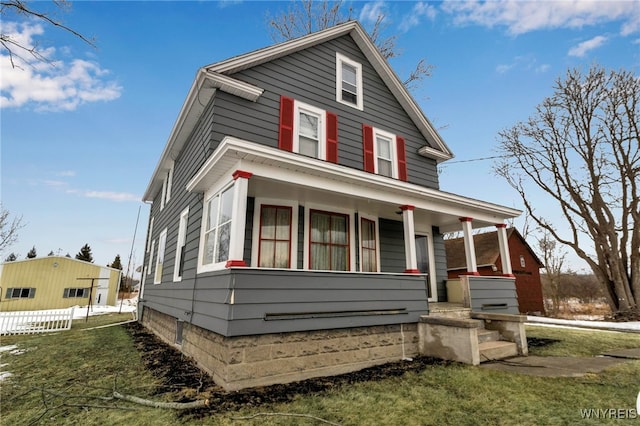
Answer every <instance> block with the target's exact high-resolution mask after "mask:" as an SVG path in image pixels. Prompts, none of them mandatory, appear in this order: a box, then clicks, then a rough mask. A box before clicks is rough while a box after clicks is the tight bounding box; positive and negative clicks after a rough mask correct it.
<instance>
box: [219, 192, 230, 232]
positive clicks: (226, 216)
mask: <svg viewBox="0 0 640 426" xmlns="http://www.w3.org/2000/svg"><path fill="white" fill-rule="evenodd" d="M232 210H233V187H231V188H229V189H227V190H226V191H224V192H223V193H222V200H221V206H220V222H218V223H219V224H223V223H225V222H229V221H230V220H231V213H232Z"/></svg>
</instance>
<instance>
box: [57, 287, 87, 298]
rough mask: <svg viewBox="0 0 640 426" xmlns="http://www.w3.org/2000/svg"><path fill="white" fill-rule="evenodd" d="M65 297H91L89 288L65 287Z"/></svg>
mask: <svg viewBox="0 0 640 426" xmlns="http://www.w3.org/2000/svg"><path fill="white" fill-rule="evenodd" d="M62 297H63V298H65V299H66V298H75V297H79V298H85V297H89V289H88V288H65V289H64V293H63V295H62Z"/></svg>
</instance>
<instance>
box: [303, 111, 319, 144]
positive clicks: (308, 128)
mask: <svg viewBox="0 0 640 426" xmlns="http://www.w3.org/2000/svg"><path fill="white" fill-rule="evenodd" d="M318 121H319V120H318V117H317V116H315V115H311V114H307V113H305V112H300V136H305V137H307V138H310V139H318Z"/></svg>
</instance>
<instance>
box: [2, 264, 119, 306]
mask: <svg viewBox="0 0 640 426" xmlns="http://www.w3.org/2000/svg"><path fill="white" fill-rule="evenodd" d="M120 274H121V271H120V270H118V269H113V268H108V267H106V266H99V265H95V264H93V263H89V262H85V261H83V260H77V259H71V258H69V257H62V256H47V257H36V258H33V259H25V260H16V261H13V262H5V263H1V264H0V312H8V311H35V310H42V309H62V308H68V307H70V306H76V305H79V306H87V305H88V304H89V298H91V304H92V305H94V306H105V305H111V306H113V305H115V304H116V299H117V292H118V284H119V282H120Z"/></svg>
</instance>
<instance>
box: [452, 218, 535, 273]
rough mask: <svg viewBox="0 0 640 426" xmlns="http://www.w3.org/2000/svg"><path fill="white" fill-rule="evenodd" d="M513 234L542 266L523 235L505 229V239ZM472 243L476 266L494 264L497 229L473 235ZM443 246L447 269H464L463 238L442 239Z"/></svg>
mask: <svg viewBox="0 0 640 426" xmlns="http://www.w3.org/2000/svg"><path fill="white" fill-rule="evenodd" d="M512 235H515V236H516V238H518V239H519V240H520V241H521V242H522V244H523V245H524V246H525V247H526V249H527V250H528V251H529V252H530V253H531V256H532V257H533V258H534V259H535V261H536V262H537V263H538V265H539V267H540V268H542V267H544V264H543V263H542V262H541V261H540V259H539V258H538V256H537V255H536V254H535V253H534V251H533V250H532V249H531V246H529V244H528V243H527V241H526V240H525V239H524V237H523V236H522V235H521V234H520V233H519V232H518V230H517V229H515V228H509V229H507V239H511V236H512ZM473 245H474V246H475V249H476V263H477V264H478V267H481V266H488V265H495V264H496V262H497V261H498V257H500V245H499V243H498V231H494V232H484V233H482V234H476V235H474V236H473ZM444 247H445V250H446V252H447V270H454V269H464V268H466V267H467V261H466V257H465V252H464V238H452V239H449V240H445V241H444Z"/></svg>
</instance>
